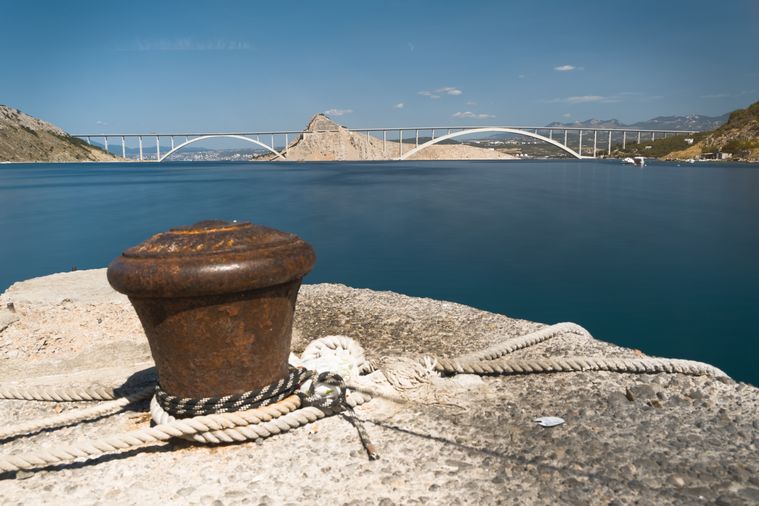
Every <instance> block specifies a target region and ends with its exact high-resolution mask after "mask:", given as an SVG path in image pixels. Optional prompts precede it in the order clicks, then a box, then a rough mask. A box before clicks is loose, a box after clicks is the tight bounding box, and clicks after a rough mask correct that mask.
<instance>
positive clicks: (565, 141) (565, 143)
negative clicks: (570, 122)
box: [564, 128, 567, 146]
mask: <svg viewBox="0 0 759 506" xmlns="http://www.w3.org/2000/svg"><path fill="white" fill-rule="evenodd" d="M564 145H565V146H566V145H567V129H566V128H565V129H564Z"/></svg>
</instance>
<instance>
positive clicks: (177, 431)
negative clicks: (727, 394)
mask: <svg viewBox="0 0 759 506" xmlns="http://www.w3.org/2000/svg"><path fill="white" fill-rule="evenodd" d="M565 333H574V334H580V335H588V336H589V335H590V334H589V333H588V332H587V331H586V330H585V329H584V328H582V327H580V326H579V325H576V324H573V323H559V324H556V325H552V326H548V327H544V328H542V329H540V330H537V331H535V332H531V333H529V334H527V335H524V336H521V337H517V338H512V339H508V340H506V341H504V342H503V343H499V344H496V345H495V346H492V347H490V348H487V349H485V350H481V351H479V352H475V353H470V354H467V355H463V356H461V357H459V358H455V359H445V358H433V357H422V358H420V359H419V367H422V368H424V369H427V368H433V369H434V370H435V371H437V372H438V373H443V374H460V373H467V374H479V375H508V374H532V373H548V372H578V371H612V372H624V373H679V374H689V375H706V376H711V377H715V378H727V377H728V376H727V375H726V374H725V373H724V372H722V371H721V370H719V369H718V368H716V367H714V366H711V365H709V364H704V363H702V362H695V361H691V360H678V359H666V358H648V357H646V358H606V357H557V358H537V359H506V358H503V357H504V356H505V355H507V354H509V353H512V352H513V351H516V350H519V349H523V348H527V347H529V346H533V345H535V344H538V343H541V342H544V341H547V340H549V339H551V338H553V337H556V336H558V335H562V334H565ZM322 340H323V342H320V341H322ZM314 343H318V344H314ZM311 345H313V347H311ZM311 345H309V347H311V351H310V352H309V353H310V354H311V355H310V358H322V355H324V354H325V353H326V350H333V351H334V350H340V349H342V350H345V351H348V352H349V355H350V356H351V357H352V359H353V360H354V361H355V363H356V364H357V368H358V369H359V370H360V371H361V372H364V373H366V372H370V371H371V366H370V365H369V363H368V362H367V361H366V360H365V359H364V351H363V348H361V346H360V345H359V344H358V343H356V342H355V341H353V340H352V339H350V338H346V337H344V336H330V337H329V339H327V338H322V339H321V340H316V341H314V342H312V343H311ZM304 355H305V353H304ZM412 369H414V368H412ZM388 374H390V371H388ZM410 374H412V375H413V378H406V379H407V380H408V381H409V382H411V383H413V382H414V381H416V382H419V381H423V378H422V376H419V374H418V372H414V371H412V373H410ZM296 379H297V380H300V382H296ZM396 379H397V378H396ZM308 380H310V381H311V385H310V387H309V388H308V390H307V391H306V392H298V393H297V394H296V395H290V394H292V393H293V392H294V391H295V389H294V388H293V389H292V390H290V391H289V392H288V395H287V396H286V397H285V398H282V399H280V400H278V401H269V402H271V403H270V404H268V405H263V406H261V407H256V408H255V409H244V410H242V411H234V412H223V413H219V414H208V415H201V416H193V417H192V418H176V417H174V416H172V414H170V413H169V412H168V411H167V410H166V409H164V407H163V406H162V404H165V405H166V406H167V407H169V409H170V410H172V411H173V412H174V413H177V414H178V416H184V415H187V414H192V413H193V412H201V411H203V410H207V409H211V408H213V407H216V408H218V409H220V410H227V411H231V410H232V409H233V408H235V407H249V404H248V401H252V400H253V399H254V398H258V399H259V400H260V401H261V402H262V403H263V402H266V401H267V400H269V399H274V398H278V397H279V396H280V395H282V394H283V392H284V391H286V389H288V388H291V387H292V386H293V384H295V386H296V387H297V386H300V385H302V384H303V382H305V381H308ZM351 384H353V383H351ZM277 385H279V386H277ZM318 385H322V386H323V385H327V386H329V387H330V389H329V390H330V392H331V393H330V394H329V395H326V396H324V395H317V394H316V388H317V386H318ZM154 388H155V387H153V386H151V387H150V389H149V390H141V391H139V392H137V393H135V394H132V395H131V396H130V397H123V398H120V399H118V400H116V401H112V402H110V403H106V404H103V405H100V406H95V407H93V408H86V409H84V410H77V411H72V412H71V413H63V414H61V415H57V416H54V417H50V418H48V419H44V420H37V421H33V422H28V423H27V424H19V425H17V426H13V427H10V428H7V429H6V430H5V431H3V432H0V439H2V438H4V437H5V438H7V437H10V436H13V435H17V434H22V433H28V432H34V431H36V430H39V429H40V428H47V427H52V426H60V425H64V424H65V425H68V424H71V423H76V422H77V421H81V420H86V419H91V418H95V417H98V416H104V415H106V414H112V413H114V412H116V411H118V410H120V409H123V407H124V406H126V405H128V404H130V403H131V402H135V401H136V400H138V398H140V396H144V397H141V398H142V399H144V398H147V397H148V396H149V392H152V391H153V389H154ZM356 388H357V390H356V389H354V390H351V391H348V387H346V383H345V380H344V378H343V377H342V376H340V375H338V374H334V373H331V372H322V373H316V372H315V371H308V370H306V371H304V370H303V369H294V370H291V372H290V374H288V376H287V377H286V378H284V379H283V380H282V381H280V382H276V383H275V384H274V386H272V385H270V386H269V387H266V388H264V389H261V390H258V391H255V392H248V393H246V394H241V395H237V396H225V397H218V398H204V399H181V398H176V397H172V396H170V395H169V394H166V393H165V392H164V393H156V395H154V396H153V398H152V400H151V403H150V413H151V416H152V418H153V420H154V421H155V423H157V425H156V426H155V427H150V428H144V429H139V430H136V431H131V432H127V433H124V434H117V435H112V436H109V437H106V438H102V439H97V440H92V441H83V442H79V443H76V444H73V445H64V446H58V447H54V448H47V449H44V450H38V451H36V452H34V453H29V454H26V455H13V456H4V457H0V470H1V471H17V470H21V469H34V468H39V467H44V466H49V465H53V464H57V463H61V462H67V461H71V460H75V459H79V458H91V457H94V456H97V455H101V454H104V453H109V452H114V451H123V450H126V449H130V448H134V447H137V446H142V445H144V444H149V443H155V442H159V441H167V440H169V439H171V438H174V437H182V438H187V439H191V440H193V441H197V442H199V443H233V442H241V441H247V440H256V439H259V438H266V437H269V436H272V435H275V434H281V433H283V432H286V431H289V430H291V429H294V428H296V427H299V426H302V425H306V424H308V423H312V422H314V421H316V420H318V419H320V418H323V417H325V416H328V415H331V414H334V413H338V412H340V413H341V414H342V415H343V416H344V417H345V418H346V419H348V420H349V421H350V422H351V423H352V424H353V425H354V426H355V427H356V430H357V431H358V434H359V437H360V439H361V441H362V443H363V445H364V448H365V449H366V451H367V453H368V455H369V458H370V459H373V458H377V453H376V449H375V447H374V445H373V444H372V443H371V441H370V440H369V438H368V435H367V433H366V430H365V428H364V427H363V424H362V423H361V421H360V420H359V419H358V418H357V417H356V415H355V413H354V412H353V409H352V408H353V407H354V406H357V405H359V404H362V403H364V402H367V401H368V400H370V399H371V395H369V393H368V392H369V390H370V389H359V388H358V387H356ZM116 392H118V389H108V388H105V387H100V386H97V387H92V388H88V389H74V388H70V389H53V390H47V389H44V388H34V389H24V388H22V387H13V388H4V389H3V388H0V398H6V399H27V400H45V401H53V400H54V401H74V400H77V401H78V400H96V399H103V398H104V399H112V398H113V396H115V395H116ZM159 392H161V391H160V390H159ZM135 396H137V397H135ZM159 397H160V398H161V400H159ZM196 409H197V411H195V410H196Z"/></svg>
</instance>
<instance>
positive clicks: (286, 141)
mask: <svg viewBox="0 0 759 506" xmlns="http://www.w3.org/2000/svg"><path fill="white" fill-rule="evenodd" d="M366 135H367V136H369V133H368V132H367V134H366ZM289 145H290V136H289V135H288V134H287V133H285V149H284V150H283V151H285V152H286V151H287V147H288V146H289Z"/></svg>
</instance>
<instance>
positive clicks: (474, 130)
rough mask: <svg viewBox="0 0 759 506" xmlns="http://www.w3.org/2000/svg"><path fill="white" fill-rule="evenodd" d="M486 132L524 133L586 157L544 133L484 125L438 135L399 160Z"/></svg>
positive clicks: (572, 153)
mask: <svg viewBox="0 0 759 506" xmlns="http://www.w3.org/2000/svg"><path fill="white" fill-rule="evenodd" d="M486 132H503V133H507V134H516V135H524V136H527V137H532V138H533V139H540V140H541V141H545V142H547V143H549V144H553V145H554V146H556V147H558V148H560V149H563V150H564V151H566V152H567V153H569V154H570V155H572V156H574V157H575V158H584V157H583V156H582V155H581V154H580V153H578V152H577V151H575V150H574V149H572V148H569V147H567V146H565V145H564V144H562V143H560V142H558V141H555V140H553V139H549V138H548V137H544V136H542V135H538V134H536V133H533V132H528V131H527V130H520V129H517V128H503V127H484V128H470V129H469V130H459V131H458V132H451V133H449V134H447V135H442V136H440V137H436V138H434V139H432V140H430V141H427V142H425V143H424V144H420V145H419V146H418V147H416V148H414V149H412V150H410V151H408V152H406V153H404V154H403V155H402V156H401V157H400V158H399V160H405V159H407V158H408V157H410V156H413V155H415V154H416V153H418V152H420V151H421V150H423V149H426V148H428V147H430V146H432V145H434V144H437V143H438V142H442V141H444V140H447V139H453V138H454V137H461V136H462V135H469V134H478V133H486Z"/></svg>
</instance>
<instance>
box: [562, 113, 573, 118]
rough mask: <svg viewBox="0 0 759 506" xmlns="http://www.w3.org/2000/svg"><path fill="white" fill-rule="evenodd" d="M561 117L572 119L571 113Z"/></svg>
mask: <svg viewBox="0 0 759 506" xmlns="http://www.w3.org/2000/svg"><path fill="white" fill-rule="evenodd" d="M561 117H562V118H571V117H572V115H571V114H570V113H568V112H565V113H564V114H562V115H561Z"/></svg>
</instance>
